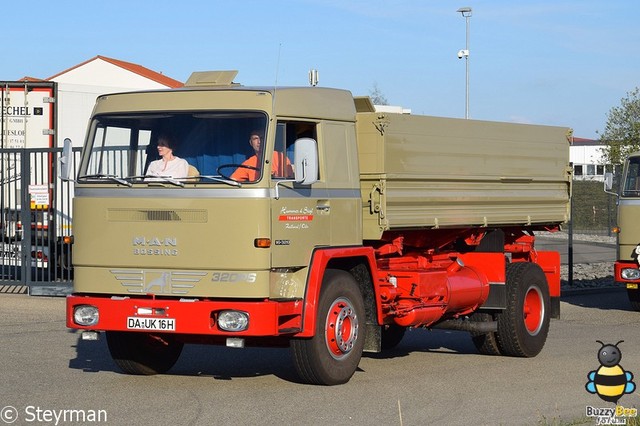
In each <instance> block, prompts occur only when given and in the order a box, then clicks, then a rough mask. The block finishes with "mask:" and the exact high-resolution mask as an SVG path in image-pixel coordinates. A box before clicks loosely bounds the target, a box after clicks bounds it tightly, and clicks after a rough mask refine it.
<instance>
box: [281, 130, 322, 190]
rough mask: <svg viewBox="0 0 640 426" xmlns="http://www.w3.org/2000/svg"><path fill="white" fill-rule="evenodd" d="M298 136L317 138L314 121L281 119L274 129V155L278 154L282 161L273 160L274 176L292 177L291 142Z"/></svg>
mask: <svg viewBox="0 0 640 426" xmlns="http://www.w3.org/2000/svg"><path fill="white" fill-rule="evenodd" d="M299 138H312V139H316V140H317V133H316V123H312V122H305V121H281V122H279V123H278V126H277V130H276V142H275V149H274V154H273V155H274V157H275V156H280V157H281V158H282V160H283V161H274V166H277V170H274V171H273V172H274V173H273V175H274V177H275V178H284V179H290V178H292V177H293V169H292V167H289V165H292V164H293V144H294V143H295V141H296V140H297V139H299Z"/></svg>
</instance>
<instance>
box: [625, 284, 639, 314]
mask: <svg viewBox="0 0 640 426" xmlns="http://www.w3.org/2000/svg"><path fill="white" fill-rule="evenodd" d="M627 295H628V296H629V303H631V307H632V308H633V309H634V310H636V311H640V290H636V289H632V288H628V289H627Z"/></svg>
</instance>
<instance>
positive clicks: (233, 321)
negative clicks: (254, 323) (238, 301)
mask: <svg viewBox="0 0 640 426" xmlns="http://www.w3.org/2000/svg"><path fill="white" fill-rule="evenodd" d="M218 327H220V328H221V329H222V330H224V331H244V330H246V329H247V328H248V327H249V314H248V313H246V312H242V311H221V312H220V313H219V314H218Z"/></svg>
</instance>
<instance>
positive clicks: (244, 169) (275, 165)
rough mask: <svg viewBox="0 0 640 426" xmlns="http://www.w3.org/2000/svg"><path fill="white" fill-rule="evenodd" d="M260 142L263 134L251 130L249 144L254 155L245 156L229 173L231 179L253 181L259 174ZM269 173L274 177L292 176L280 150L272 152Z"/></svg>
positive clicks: (287, 161)
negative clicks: (239, 164) (231, 172)
mask: <svg viewBox="0 0 640 426" xmlns="http://www.w3.org/2000/svg"><path fill="white" fill-rule="evenodd" d="M262 142H263V136H262V133H261V132H259V131H255V130H254V131H253V132H251V134H250V135H249V145H251V148H253V151H254V155H252V156H251V157H249V158H247V159H246V160H245V161H244V162H243V163H242V165H241V166H240V167H238V168H237V169H236V171H235V172H233V174H232V175H231V179H233V180H236V181H240V182H243V181H244V182H247V181H255V180H257V179H258V177H259V176H260V166H261V165H262V149H261V147H262ZM271 174H272V176H274V177H290V176H293V168H292V167H291V162H290V161H289V159H288V158H287V157H286V156H285V155H284V154H283V153H282V152H277V151H276V152H274V153H273V157H272V162H271Z"/></svg>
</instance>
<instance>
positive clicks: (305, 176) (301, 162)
mask: <svg viewBox="0 0 640 426" xmlns="http://www.w3.org/2000/svg"><path fill="white" fill-rule="evenodd" d="M293 146H294V148H293V162H294V164H295V169H294V174H295V177H294V179H295V181H296V183H300V184H302V185H311V184H314V183H316V182H317V181H318V146H317V142H316V141H315V140H313V139H311V138H300V139H298V140H296V141H295V143H294V145H293Z"/></svg>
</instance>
